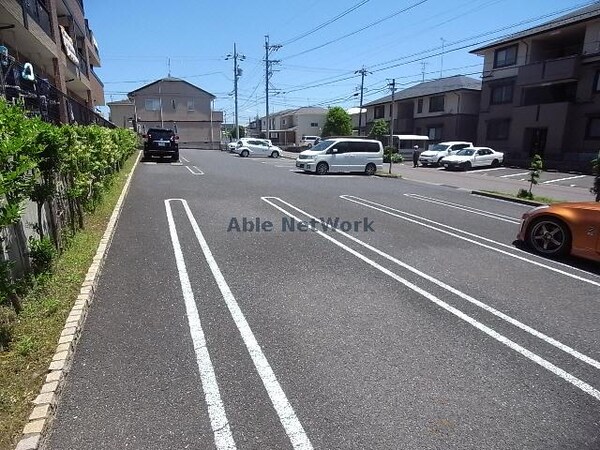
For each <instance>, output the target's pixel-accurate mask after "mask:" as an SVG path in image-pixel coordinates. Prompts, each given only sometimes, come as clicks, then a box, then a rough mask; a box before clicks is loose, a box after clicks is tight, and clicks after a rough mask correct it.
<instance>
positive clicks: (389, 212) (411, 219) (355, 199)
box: [340, 195, 600, 301]
mask: <svg viewBox="0 0 600 450" xmlns="http://www.w3.org/2000/svg"><path fill="white" fill-rule="evenodd" d="M340 198H342V199H344V200H348V201H349V202H352V203H356V204H358V205H362V206H365V207H367V208H370V209H374V210H376V211H380V212H382V213H384V214H387V215H390V216H393V217H397V218H399V219H402V220H405V221H407V222H412V223H415V224H417V225H421V226H422V227H425V228H429V229H430V230H435V231H438V232H440V233H443V234H447V235H449V236H452V237H455V238H458V239H462V240H463V241H467V242H470V243H472V244H475V245H479V246H480V247H483V248H487V249H489V250H492V251H495V252H498V253H501V254H503V255H506V256H510V257H511V258H515V259H518V260H520V261H524V262H526V263H529V264H533V265H534V266H538V267H543V268H545V269H548V270H551V271H553V272H556V273H559V274H561V275H565V276H567V277H569V278H573V279H575V280H578V281H583V282H584V283H589V284H591V285H594V286H598V287H600V282H597V281H593V280H590V279H588V278H584V277H580V276H579V275H575V274H573V273H569V272H566V271H564V270H561V269H557V268H556V267H552V266H549V265H547V264H544V263H541V262H537V261H533V260H531V259H528V258H525V257H524V256H520V255H516V254H514V253H510V252H508V251H506V250H502V249H500V248H496V247H492V246H491V245H487V244H484V243H482V242H478V241H475V240H473V239H469V238H467V237H465V236H461V235H460V234H456V233H453V232H451V231H447V230H452V231H455V232H457V233H462V234H464V235H466V236H471V237H474V238H477V239H481V240H482V241H485V242H489V243H492V244H494V245H497V246H499V247H505V248H508V249H511V250H513V251H517V252H520V253H523V254H524V255H528V256H534V257H538V256H537V255H531V254H529V253H527V252H524V251H522V250H519V249H515V248H514V247H512V246H510V245H506V244H503V243H501V242H497V241H494V240H492V239H488V238H486V237H483V236H480V235H478V234H474V233H469V232H468V231H464V230H461V229H458V228H455V227H451V226H450V225H445V224H443V223H439V222H436V221H434V220H430V219H427V218H425V217H421V216H417V215H415V214H410V213H407V212H405V211H400V210H398V209H394V208H392V207H390V206H386V205H382V204H380V203H377V202H373V201H371V200H366V199H363V198H360V197H356V196H354V195H340ZM382 208H385V209H382ZM392 211H394V212H392ZM400 214H403V215H400ZM415 219H419V220H422V221H423V222H419V220H415ZM424 222H428V223H431V224H433V225H437V227H436V226H433V225H428V224H427V223H424ZM438 227H442V228H438ZM443 228H446V229H443ZM556 264H559V265H562V266H564V267H568V268H569V269H573V268H572V267H570V266H567V265H566V264H561V263H556ZM582 272H584V273H586V274H588V273H587V272H585V271H582ZM588 275H589V274H588ZM596 301H598V300H597V299H596Z"/></svg>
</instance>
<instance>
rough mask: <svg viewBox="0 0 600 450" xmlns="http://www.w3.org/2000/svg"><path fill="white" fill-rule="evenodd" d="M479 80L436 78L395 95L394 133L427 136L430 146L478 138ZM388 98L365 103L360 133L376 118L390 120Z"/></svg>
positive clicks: (473, 140)
mask: <svg viewBox="0 0 600 450" xmlns="http://www.w3.org/2000/svg"><path fill="white" fill-rule="evenodd" d="M480 98H481V81H480V80H476V79H474V78H470V77H466V76H464V75H455V76H452V77H446V78H439V79H437V80H433V81H426V82H423V83H419V84H416V85H414V86H411V87H409V88H407V89H403V90H401V91H398V92H396V94H395V97H394V134H413V135H414V134H416V135H425V136H429V139H430V140H429V143H430V144H435V143H438V142H441V141H471V142H475V141H476V137H477V120H478V115H479V103H480ZM391 105H392V98H391V95H388V96H386V97H383V98H380V99H379V100H375V101H373V102H370V103H367V104H366V105H365V108H366V110H367V112H366V114H365V115H366V121H365V120H363V127H364V128H363V129H362V130H361V134H363V135H364V134H368V133H369V131H370V130H371V128H372V127H373V123H374V122H375V121H376V120H377V119H383V120H385V121H387V122H388V123H389V122H390V121H391Z"/></svg>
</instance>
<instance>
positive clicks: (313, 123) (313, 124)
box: [310, 122, 319, 127]
mask: <svg viewBox="0 0 600 450" xmlns="http://www.w3.org/2000/svg"><path fill="white" fill-rule="evenodd" d="M310 126H311V127H318V126H319V122H311V123H310Z"/></svg>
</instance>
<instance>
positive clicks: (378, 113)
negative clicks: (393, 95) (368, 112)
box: [374, 105, 385, 119]
mask: <svg viewBox="0 0 600 450" xmlns="http://www.w3.org/2000/svg"><path fill="white" fill-rule="evenodd" d="M374 115H375V118H376V119H383V116H385V105H379V106H376V107H375V112H374Z"/></svg>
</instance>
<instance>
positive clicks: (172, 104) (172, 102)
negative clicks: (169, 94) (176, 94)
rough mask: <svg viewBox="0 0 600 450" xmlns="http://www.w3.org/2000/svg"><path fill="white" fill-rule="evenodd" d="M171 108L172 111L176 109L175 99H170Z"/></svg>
mask: <svg viewBox="0 0 600 450" xmlns="http://www.w3.org/2000/svg"><path fill="white" fill-rule="evenodd" d="M171 107H172V108H173V109H177V103H175V99H172V100H171Z"/></svg>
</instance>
